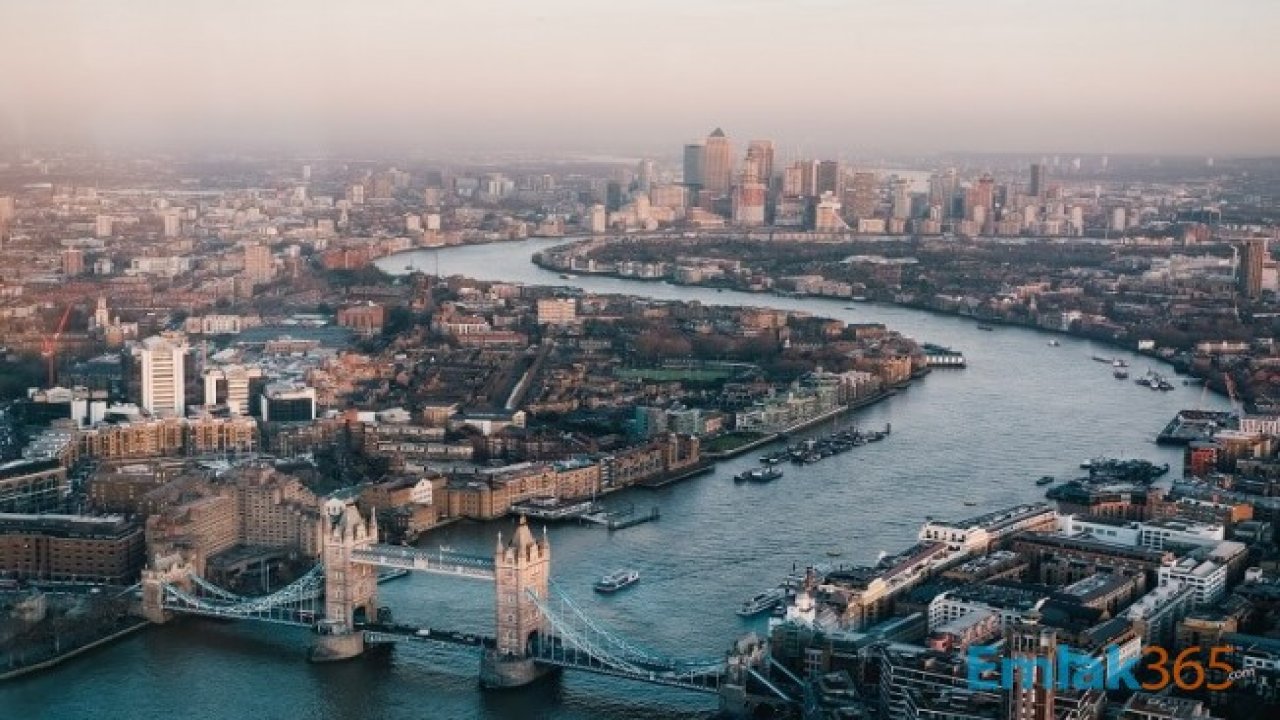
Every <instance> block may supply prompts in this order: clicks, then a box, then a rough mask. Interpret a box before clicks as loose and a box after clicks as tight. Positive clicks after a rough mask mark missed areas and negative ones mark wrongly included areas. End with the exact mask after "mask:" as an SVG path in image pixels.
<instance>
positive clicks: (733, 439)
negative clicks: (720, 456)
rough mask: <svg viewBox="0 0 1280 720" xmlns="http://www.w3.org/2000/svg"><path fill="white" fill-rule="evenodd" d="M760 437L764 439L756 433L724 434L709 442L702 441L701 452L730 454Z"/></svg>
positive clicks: (762, 435)
mask: <svg viewBox="0 0 1280 720" xmlns="http://www.w3.org/2000/svg"><path fill="white" fill-rule="evenodd" d="M762 437H764V434H763V433H758V432H730V433H725V434H724V435H717V436H716V437H713V438H711V439H710V440H704V441H703V442H702V451H703V452H710V453H722V452H730V451H732V450H735V449H737V448H740V447H742V446H743V445H746V444H747V443H750V442H755V441H756V440H759V439H760V438H762Z"/></svg>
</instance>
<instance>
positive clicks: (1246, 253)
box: [1236, 238, 1267, 299]
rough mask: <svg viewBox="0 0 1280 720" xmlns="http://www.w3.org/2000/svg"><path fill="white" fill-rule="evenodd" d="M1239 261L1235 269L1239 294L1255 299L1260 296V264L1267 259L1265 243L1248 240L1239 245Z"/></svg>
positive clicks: (1263, 240)
mask: <svg viewBox="0 0 1280 720" xmlns="http://www.w3.org/2000/svg"><path fill="white" fill-rule="evenodd" d="M1239 254H1240V260H1239V264H1238V266H1237V268H1236V282H1237V283H1239V286H1240V294H1241V295H1244V296H1245V297H1247V298H1251V299H1256V298H1257V297H1259V296H1260V295H1262V264H1263V261H1264V260H1265V259H1266V257H1267V241H1266V240H1265V239H1263V238H1250V239H1248V240H1245V241H1244V242H1242V243H1240V250H1239Z"/></svg>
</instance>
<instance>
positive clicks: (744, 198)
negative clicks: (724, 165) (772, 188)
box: [733, 157, 768, 226]
mask: <svg viewBox="0 0 1280 720" xmlns="http://www.w3.org/2000/svg"><path fill="white" fill-rule="evenodd" d="M758 162H759V161H758V160H757V159H756V158H751V157H748V158H747V162H746V164H745V166H744V167H743V170H742V174H741V175H740V176H739V179H738V184H737V185H735V186H734V188H733V222H734V223H736V224H738V225H747V226H756V225H763V224H764V204H765V197H766V195H767V194H768V191H767V188H766V186H765V184H764V183H762V182H760V178H759V165H758Z"/></svg>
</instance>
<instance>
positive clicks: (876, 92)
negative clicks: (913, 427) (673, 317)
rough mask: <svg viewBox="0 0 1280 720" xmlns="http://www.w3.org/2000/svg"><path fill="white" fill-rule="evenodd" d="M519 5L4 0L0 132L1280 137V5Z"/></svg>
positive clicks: (613, 140)
mask: <svg viewBox="0 0 1280 720" xmlns="http://www.w3.org/2000/svg"><path fill="white" fill-rule="evenodd" d="M503 5H504V4H503V3H501V2H494V1H493V0H488V2H485V1H483V0H482V1H481V2H478V3H469V4H467V5H466V6H456V5H436V4H425V5H424V4H419V3H408V2H404V1H402V0H389V1H388V2H386V3H381V4H379V5H376V6H374V7H366V8H349V7H341V6H334V7H324V8H321V9H319V10H317V8H316V7H315V5H314V4H313V3H304V2H301V1H300V0H271V1H270V2H264V3H246V2H241V1H239V0H237V1H234V2H230V3H223V4H221V5H219V6H218V7H217V8H207V7H191V6H162V7H151V6H149V5H147V4H146V3H142V2H140V1H139V0H126V2H122V3H114V4H112V5H111V6H110V7H106V6H102V5H98V4H94V3H86V2H83V1H82V0H52V1H51V2H47V3H40V4H38V5H21V6H14V5H12V4H9V5H6V6H5V7H4V8H2V9H0V18H5V16H6V15H7V16H9V17H7V19H5V20H4V22H0V28H3V29H0V35H7V37H4V40H5V44H6V47H8V48H9V49H10V52H9V53H7V54H6V59H5V60H2V61H0V63H3V65H0V71H3V72H4V75H5V76H6V77H7V78H10V79H12V81H11V82H6V83H5V84H4V86H3V87H0V145H46V144H57V145H72V146H83V147H93V148H139V149H147V150H155V151H166V150H170V151H171V150H183V149H185V150H195V151H220V150H223V149H231V148H262V149H263V150H268V149H270V150H272V151H280V152H295V153H309V152H323V153H333V152H339V153H346V152H354V153H358V154H377V155H386V154H398V153H404V152H424V153H428V154H439V153H444V152H448V153H497V152H513V151H524V152H540V153H564V152H585V153H590V152H611V153H638V154H644V155H653V154H655V153H662V154H674V153H675V152H677V151H678V147H679V146H680V145H681V144H682V143H684V142H687V141H688V140H689V139H691V138H694V137H701V136H703V135H705V133H706V132H708V131H709V130H710V128H713V127H715V126H717V125H719V126H722V127H725V128H726V129H727V130H728V131H729V134H730V136H731V137H733V138H734V139H735V140H739V141H741V142H745V141H746V140H747V139H751V138H768V139H772V140H774V141H775V143H776V145H777V147H778V149H779V152H780V154H786V155H790V156H803V155H809V156H817V155H826V156H832V155H836V154H848V155H852V156H860V157H861V156H868V155H870V156H904V155H906V156H910V155H933V154H940V153H971V154H1022V153H1026V154H1035V153H1046V152H1047V153H1051V154H1052V153H1055V152H1057V153H1071V154H1080V155H1102V154H1107V155H1112V156H1122V155H1140V156H1174V155H1186V156H1192V157H1195V156H1215V157H1227V156H1233V157H1270V156H1274V155H1277V154H1280V139H1277V137H1276V135H1275V133H1274V132H1273V128H1275V127H1277V126H1280V96H1278V95H1277V94H1276V93H1266V92H1262V89H1264V88H1266V87H1267V86H1268V81H1269V80H1270V78H1269V74H1268V70H1269V69H1270V68H1274V67H1277V66H1280V48H1277V47H1276V46H1275V44H1274V43H1272V42H1270V39H1269V37H1268V32H1269V29H1270V28H1273V27H1276V26H1277V24H1280V6H1275V5H1273V4H1267V3H1261V2H1255V1H1253V0H1240V1H1239V2H1233V3H1227V4H1222V5H1214V6H1210V5H1207V4H1199V3H1192V2H1185V1H1183V0H1176V1H1175V2H1154V1H1153V0H1139V1H1136V2H1131V3H1125V4H1123V5H1120V6H1116V5H1114V4H1109V3H1104V2H1100V1H1099V0H1086V1H1085V2H1081V3H1077V4H1076V5H1075V6H1073V7H1072V12H1071V13H1070V14H1069V15H1065V16H1063V15H1059V14H1055V13H1053V12H1050V11H1047V10H1042V9H1041V8H1040V7H1037V6H1032V5H1027V4H1026V3H1022V2H1018V1H1017V0H992V2H990V3H987V4H985V5H983V6H982V7H977V8H975V7H969V6H964V7H958V6H954V5H951V4H948V3H943V2H938V1H937V0H929V1H927V2H920V3H912V4H909V5H907V4H898V3H882V2H870V3H860V4H858V5H857V6H856V7H846V6H845V5H843V4H841V3H835V2H830V1H829V0H801V1H800V2H790V3H779V2H773V1H772V0H754V1H753V2H752V3H751V6H752V7H751V8H750V9H749V10H748V9H744V8H743V4H742V3H728V2H725V1H724V0H705V1H704V2H702V3H699V4H697V5H695V6H688V5H686V4H680V3H676V2H674V0H654V2H651V3H647V4H645V5H644V6H643V7H633V6H620V7H598V6H596V5H594V4H591V3H585V2H583V1H582V0H553V1H552V2H541V3H537V4H536V5H523V4H522V5H520V6H518V7H504V6H503ZM815 16H820V18H821V21H820V22H814V18H815ZM1268 19H1270V20H1268ZM620 28H626V29H627V31H626V32H619V29H620ZM32 58H39V59H40V63H39V64H36V63H33V62H31V59H32ZM1192 101H1194V102H1192ZM1052 148H1072V149H1071V150H1053V149H1052Z"/></svg>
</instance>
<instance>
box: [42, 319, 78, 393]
mask: <svg viewBox="0 0 1280 720" xmlns="http://www.w3.org/2000/svg"><path fill="white" fill-rule="evenodd" d="M69 317H71V305H70V304H68V305H67V309H66V310H63V311H62V319H61V320H59V321H58V329H57V330H55V331H54V332H53V335H50V336H48V337H46V338H45V339H44V340H43V341H41V343H40V355H41V357H43V358H44V359H45V361H46V362H47V363H48V364H49V384H48V387H53V384H54V382H55V381H56V380H57V352H58V338H60V337H62V331H63V330H65V329H66V328H67V318H69Z"/></svg>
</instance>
